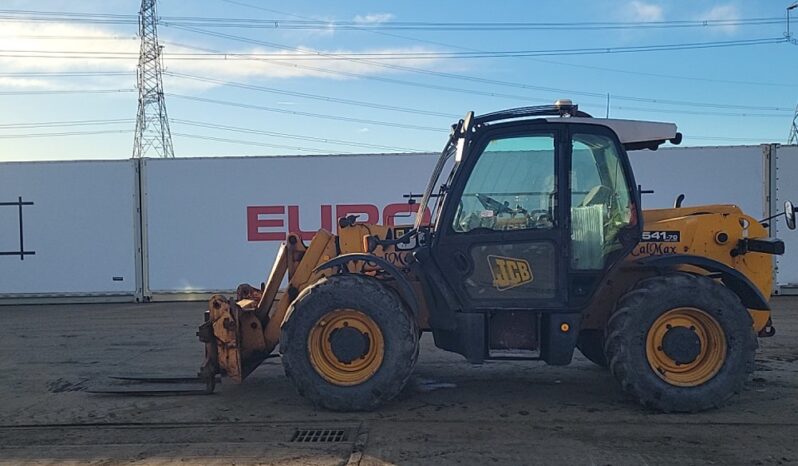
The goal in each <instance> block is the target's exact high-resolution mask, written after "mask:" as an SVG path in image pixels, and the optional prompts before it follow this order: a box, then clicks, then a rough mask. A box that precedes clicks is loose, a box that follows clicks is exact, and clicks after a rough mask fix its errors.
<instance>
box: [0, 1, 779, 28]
mask: <svg viewBox="0 0 798 466" xmlns="http://www.w3.org/2000/svg"><path fill="white" fill-rule="evenodd" d="M229 3H234V4H239V5H242V3H237V2H229ZM267 11H268V10H267ZM0 20H6V21H8V20H14V21H30V22H37V21H41V22H48V21H68V22H88V23H92V24H96V23H105V24H134V23H136V20H137V17H136V16H135V15H129V14H103V13H77V12H57V11H33V10H0ZM162 20H163V21H164V22H173V23H178V22H180V23H185V24H189V25H201V26H213V27H235V28H268V29H356V30H363V29H404V30H431V31H463V30H468V31H519V30H544V31H552V30H566V31H573V30H603V29H650V28H654V29H663V28H702V29H705V28H711V27H729V26H760V25H766V24H780V23H782V22H783V18H781V17H762V18H739V19H706V20H670V21H629V22H611V21H604V22H595V21H584V22H507V21H498V22H488V21H470V22H444V21H384V22H380V23H374V24H367V23H363V22H359V21H340V20H332V21H327V20H302V21H297V20H284V19H253V18H224V17H201V16H164V17H163V18H162Z"/></svg>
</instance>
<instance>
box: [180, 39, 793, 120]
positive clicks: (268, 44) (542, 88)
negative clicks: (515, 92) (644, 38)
mask: <svg viewBox="0 0 798 466" xmlns="http://www.w3.org/2000/svg"><path fill="white" fill-rule="evenodd" d="M179 29H184V30H187V31H190V32H196V33H199V34H204V35H209V36H213V37H221V38H226V39H230V40H234V41H238V42H246V43H250V44H255V45H262V46H266V47H272V48H276V49H280V50H291V51H300V52H304V53H312V54H316V55H320V56H325V55H326V52H322V51H319V50H313V49H301V48H298V47H292V46H288V45H284V44H278V43H274V42H266V41H261V40H255V39H250V38H247V37H241V36H236V35H231V34H225V33H219V32H214V31H203V30H201V29H196V28H184V27H180V28H179ZM779 40H780V41H783V39H779ZM314 56H315V55H314ZM346 60H347V61H351V62H354V63H359V64H366V65H369V66H376V67H381V68H388V69H394V70H399V71H406V72H411V73H415V74H422V75H428V76H436V77H441V78H446V79H455V80H461V81H469V82H476V83H480V84H491V85H499V86H505V87H512V88H517V89H526V90H536V91H544V92H552V93H557V94H560V95H563V94H566V95H581V96H587V97H594V98H598V99H602V100H604V99H605V98H606V95H607V94H606V93H605V92H589V91H580V90H574V89H562V88H553V87H546V86H536V85H531V84H525V83H518V82H511V81H503V80H497V79H488V78H480V77H476V76H470V75H466V74H461V73H447V72H442V71H433V70H427V69H424V68H416V67H411V66H404V65H396V64H391V63H383V62H380V61H374V60H368V59H363V58H348V59H346ZM275 63H279V62H275ZM297 66H299V65H297ZM331 72H333V73H335V72H336V71H331ZM612 98H613V100H628V101H634V102H648V103H655V104H663V105H678V106H687V107H712V108H736V109H747V110H772V111H792V110H791V109H781V108H778V107H763V106H741V105H731V104H719V103H710V102H697V101H683V100H674V99H653V98H645V97H636V96H626V95H615V94H613V95H612ZM527 99H528V98H527Z"/></svg>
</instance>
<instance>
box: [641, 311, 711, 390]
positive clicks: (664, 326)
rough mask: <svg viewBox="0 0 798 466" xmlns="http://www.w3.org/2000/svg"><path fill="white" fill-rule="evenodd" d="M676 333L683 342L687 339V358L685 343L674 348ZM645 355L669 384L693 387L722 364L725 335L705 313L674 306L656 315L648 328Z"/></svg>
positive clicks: (708, 376) (652, 366)
mask: <svg viewBox="0 0 798 466" xmlns="http://www.w3.org/2000/svg"><path fill="white" fill-rule="evenodd" d="M676 334H678V335H680V336H679V337H678V338H681V339H682V341H685V340H687V341H688V345H687V346H689V347H690V349H689V350H687V353H688V354H687V357H686V358H685V357H683V356H684V350H683V349H682V348H684V345H682V348H677V349H674V348H675V345H674V344H673V343H672V342H673V340H674V335H676ZM669 340H671V341H670V342H669ZM695 343H698V345H700V346H696V345H695ZM679 350H682V353H679ZM646 357H647V358H648V363H649V364H650V365H651V368H652V369H653V370H654V372H656V373H657V374H658V375H659V376H660V377H661V378H662V379H663V380H665V381H666V382H668V383H669V384H671V385H675V386H677V387H695V386H698V385H701V384H703V383H705V382H707V381H708V380H710V379H711V378H712V377H714V376H715V374H717V373H718V371H720V368H721V367H723V363H724V362H725V361H726V336H725V334H724V332H723V328H722V327H721V326H720V324H719V323H718V321H717V320H715V318H714V317H712V316H711V315H709V314H707V313H706V312H704V311H702V310H700V309H696V308H693V307H678V308H674V309H671V310H669V311H666V312H665V313H664V314H662V315H661V316H659V318H658V319H657V320H656V321H655V322H654V324H653V325H652V326H651V328H649V330H648V336H647V337H646ZM680 357H682V358H681V359H682V360H680Z"/></svg>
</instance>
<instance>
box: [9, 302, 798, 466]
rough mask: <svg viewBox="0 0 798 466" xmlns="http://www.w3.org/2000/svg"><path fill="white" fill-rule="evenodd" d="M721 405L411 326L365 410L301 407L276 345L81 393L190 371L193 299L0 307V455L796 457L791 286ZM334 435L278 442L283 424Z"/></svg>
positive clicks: (683, 460)
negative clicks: (481, 353) (440, 337)
mask: <svg viewBox="0 0 798 466" xmlns="http://www.w3.org/2000/svg"><path fill="white" fill-rule="evenodd" d="M774 308H775V309H774V316H773V320H774V323H775V325H776V328H777V333H776V336H775V337H773V338H769V339H765V340H761V341H760V351H759V354H758V357H757V372H756V373H755V374H754V377H753V378H752V380H751V381H750V382H749V384H748V386H747V387H746V390H745V392H744V393H742V395H741V396H739V397H738V398H736V399H735V401H734V402H733V403H732V404H731V405H729V406H727V407H725V408H723V409H720V410H716V411H712V412H707V413H701V414H694V415H665V414H657V413H652V412H648V411H646V410H644V409H642V408H641V407H639V406H637V405H636V404H635V403H633V402H632V401H630V400H628V399H626V398H625V397H624V396H623V395H622V394H621V393H620V391H619V390H618V388H617V387H616V385H615V383H614V380H613V379H612V377H611V376H610V374H609V373H607V372H606V371H605V370H602V369H600V368H598V367H596V366H594V365H592V364H591V363H590V362H588V361H587V360H586V359H584V358H582V357H581V355H577V357H576V358H575V361H574V364H572V365H570V366H567V367H549V366H546V365H544V364H542V363H537V362H492V363H486V364H483V365H481V366H472V365H470V364H468V363H466V362H465V361H464V360H463V358H461V357H460V356H458V355H453V354H449V353H446V352H443V351H441V350H438V349H437V348H435V347H434V345H433V343H432V339H431V338H430V337H429V336H428V335H425V336H424V339H423V340H422V354H421V357H420V360H419V364H418V366H417V367H416V372H415V375H414V377H413V379H412V381H411V383H410V384H409V386H408V387H407V388H406V389H405V390H404V392H403V393H402V394H401V395H400V397H399V399H397V400H395V401H394V402H392V403H390V404H389V405H387V406H385V407H384V408H383V409H381V410H379V411H377V412H373V413H366V414H341V413H331V412H325V411H319V410H316V409H314V408H313V407H312V406H310V405H309V404H308V403H306V402H305V400H304V399H302V398H300V397H299V396H298V395H297V394H296V393H295V392H294V390H293V387H292V386H291V385H290V383H289V382H288V381H287V379H286V378H285V377H284V375H283V373H282V367H281V365H280V361H279V359H272V360H268V361H266V363H265V364H264V365H263V366H261V367H260V368H259V369H258V370H257V371H255V373H254V374H252V375H251V376H250V377H249V378H248V379H247V380H246V381H245V382H244V384H242V385H233V384H231V383H229V382H228V381H225V383H223V385H222V386H221V387H220V388H219V390H218V391H217V393H216V394H214V395H212V396H183V397H121V396H103V395H96V394H90V393H87V390H89V389H91V388H97V387H100V386H102V385H105V384H106V377H108V376H112V375H163V376H191V375H194V373H195V372H196V369H197V368H198V366H199V364H200V363H201V359H202V347H201V345H200V344H199V343H198V342H197V340H196V336H195V335H194V332H195V331H196V326H197V324H198V323H199V322H200V321H201V319H202V310H203V304H202V303H157V304H136V305H134V304H130V305H119V304H113V305H63V306H13V307H10V306H9V307H0V322H2V329H3V332H2V338H0V372H1V373H2V374H3V376H2V377H0V396H1V397H2V398H0V399H1V400H2V403H0V463H4V464H20V463H34V464H46V463H81V464H82V463H95V464H116V463H128V464H129V463H134V464H136V463H142V464H153V463H157V464H163V463H182V464H186V463H189V464H191V463H198V464H200V463H201V464H231V463H236V464H242V463H243V464H251V463H266V464H275V463H276V464H347V463H348V464H364V465H365V464H430V463H433V462H434V463H437V464H454V463H461V464H494V463H495V464H586V465H587V464H595V465H605V464H612V465H624V464H630V465H632V464H634V465H637V464H663V465H664V464H668V465H670V464H723V465H726V464H798V444H797V443H798V442H796V440H797V439H798V345H796V343H795V341H796V339H797V338H798V298H787V297H778V298H774ZM307 428H326V429H334V430H342V431H343V432H344V435H345V437H346V439H345V441H342V442H336V443H326V444H318V443H306V444H301V443H295V442H291V441H290V440H291V438H292V436H293V435H294V432H295V430H296V429H307Z"/></svg>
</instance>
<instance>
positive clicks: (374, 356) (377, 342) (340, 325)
mask: <svg viewBox="0 0 798 466" xmlns="http://www.w3.org/2000/svg"><path fill="white" fill-rule="evenodd" d="M344 340H347V341H344ZM344 345H346V348H344ZM308 353H309V354H310V362H311V364H313V368H314V369H316V372H317V373H318V374H319V375H320V376H322V377H323V378H324V380H326V381H328V382H330V383H332V384H335V385H341V386H350V385H358V384H361V383H363V382H365V381H367V380H369V379H370V378H371V377H372V376H373V375H374V373H375V372H377V370H378V369H379V368H380V366H381V365H382V360H383V356H384V355H385V341H384V339H383V335H382V331H381V330H380V327H379V326H378V325H377V323H376V322H374V320H372V318H371V317H369V316H367V315H366V314H364V313H362V312H360V311H356V310H354V309H335V310H333V311H330V312H328V313H327V314H325V315H323V316H322V317H321V319H319V320H318V321H317V322H316V324H315V325H314V326H313V329H311V331H310V335H308Z"/></svg>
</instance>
